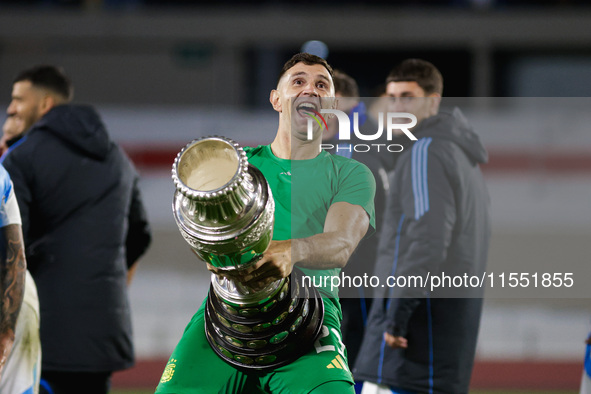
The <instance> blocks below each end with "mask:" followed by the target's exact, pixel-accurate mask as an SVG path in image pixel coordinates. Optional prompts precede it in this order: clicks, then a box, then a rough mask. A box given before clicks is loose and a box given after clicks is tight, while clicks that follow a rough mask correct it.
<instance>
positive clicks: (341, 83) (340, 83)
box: [332, 70, 359, 97]
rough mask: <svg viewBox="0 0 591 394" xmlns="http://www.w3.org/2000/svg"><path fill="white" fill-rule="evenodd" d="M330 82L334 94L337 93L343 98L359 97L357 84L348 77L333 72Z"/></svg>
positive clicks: (335, 71)
mask: <svg viewBox="0 0 591 394" xmlns="http://www.w3.org/2000/svg"><path fill="white" fill-rule="evenodd" d="M332 80H333V82H334V92H335V94H336V93H339V94H340V95H341V96H343V97H359V87H358V86H357V82H355V80H354V79H353V78H352V77H351V76H350V75H348V74H345V73H344V72H342V71H340V70H334V72H333V75H332Z"/></svg>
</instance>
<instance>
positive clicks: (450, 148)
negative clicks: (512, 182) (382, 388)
mask: <svg viewBox="0 0 591 394" xmlns="http://www.w3.org/2000/svg"><path fill="white" fill-rule="evenodd" d="M413 132H414V133H415V135H416V136H417V138H419V140H418V141H416V142H414V143H413V144H411V145H410V146H408V147H407V148H406V149H405V152H404V153H403V154H402V155H401V156H400V158H399V159H398V162H397V163H396V167H395V174H394V180H393V184H392V185H391V192H392V193H391V195H390V197H389V200H388V203H387V207H386V214H385V215H386V216H385V218H384V229H383V233H382V236H381V239H380V244H379V252H378V262H377V265H376V275H378V276H379V277H380V278H381V279H382V282H381V283H385V278H386V277H388V276H389V275H394V276H396V277H401V276H405V277H408V276H409V275H415V276H421V277H422V278H426V277H427V274H428V273H429V274H430V275H431V276H433V275H438V276H441V275H442V274H443V273H445V275H447V276H450V277H453V276H463V275H464V274H467V275H468V276H472V275H474V276H478V278H481V277H482V274H483V273H484V270H485V264H486V259H487V255H488V245H489V239H490V201H489V196H488V192H487V189H486V186H485V183H484V179H483V177H482V174H481V171H480V167H479V164H482V163H485V162H486V161H487V153H486V151H485V149H484V147H483V146H482V144H481V142H480V139H479V138H478V136H477V135H476V134H475V133H474V132H473V131H472V130H471V127H470V126H469V125H468V123H467V122H466V120H465V118H464V117H463V115H462V114H461V112H460V111H459V110H458V109H455V110H454V111H453V112H452V113H440V114H439V115H436V116H433V117H430V118H427V119H425V120H424V121H423V122H421V124H420V125H419V126H418V127H417V128H416V129H415V130H413ZM429 290H430V289H429V287H428V286H427V288H421V287H420V286H408V285H407V287H388V286H385V287H384V288H380V289H377V292H378V293H381V294H379V296H380V297H383V298H381V299H376V300H374V302H373V305H372V310H371V313H370V316H369V322H368V328H367V330H366V334H365V337H364V341H363V344H362V347H361V350H360V356H359V357H358V359H357V363H356V364H355V368H354V371H353V372H354V376H355V379H360V380H368V381H373V382H378V383H382V384H387V385H389V386H392V387H397V388H401V389H406V390H410V391H417V392H421V393H423V392H425V393H427V392H433V393H454V394H457V393H467V392H468V385H469V382H470V376H471V372H472V365H473V361H474V353H475V349H476V340H477V335H478V327H479V322H480V313H481V307H482V298H481V297H482V289H480V288H475V289H474V288H470V289H466V288H461V289H459V290H460V291H458V289H443V290H442V289H438V290H436V291H434V292H432V293H431V292H430V291H429ZM385 331H388V332H390V333H391V334H394V335H397V336H404V337H405V338H407V340H408V348H407V349H396V350H394V349H391V348H390V347H388V346H387V345H385V344H384V342H383V333H384V332H385Z"/></svg>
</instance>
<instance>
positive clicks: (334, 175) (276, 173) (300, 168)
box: [244, 145, 375, 299]
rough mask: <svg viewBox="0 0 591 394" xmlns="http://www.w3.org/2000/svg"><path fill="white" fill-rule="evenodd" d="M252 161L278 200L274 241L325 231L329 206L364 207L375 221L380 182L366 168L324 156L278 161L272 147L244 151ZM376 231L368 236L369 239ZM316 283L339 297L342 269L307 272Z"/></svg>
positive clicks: (247, 148)
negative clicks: (335, 279)
mask: <svg viewBox="0 0 591 394" xmlns="http://www.w3.org/2000/svg"><path fill="white" fill-rule="evenodd" d="M244 150H245V151H246V154H247V157H248V162H249V163H250V164H252V165H254V166H255V167H257V168H258V169H259V170H260V171H261V172H262V173H263V175H264V176H265V178H266V179H267V182H268V183H269V186H270V187H271V190H272V192H273V198H274V200H275V223H274V227H273V239H274V240H286V239H297V238H305V237H310V236H312V235H315V234H320V233H322V232H323V231H324V222H325V221H326V215H327V213H328V209H329V208H330V206H331V205H332V204H334V203H336V202H348V203H350V204H354V205H359V206H361V207H362V208H363V209H365V211H366V212H367V214H368V215H369V218H370V224H371V227H372V228H373V227H374V226H375V224H374V223H375V222H374V203H373V200H374V194H375V179H374V178H373V175H372V173H371V171H370V170H369V169H368V168H367V167H366V166H365V165H363V164H361V163H359V162H357V161H355V160H352V159H348V158H345V157H341V156H336V155H331V154H329V153H327V152H325V151H321V152H320V154H319V155H318V156H316V157H315V158H314V159H309V160H285V159H280V158H278V157H276V156H275V155H274V154H273V152H272V151H271V146H270V145H261V146H258V147H256V148H249V147H246V148H244ZM370 232H371V230H370V231H368V234H369V233H370ZM302 271H303V272H304V274H305V275H307V276H310V277H311V278H312V281H311V282H312V283H316V284H322V285H321V286H320V290H321V291H323V292H324V294H325V295H326V296H328V297H330V298H335V299H336V298H338V289H337V288H334V289H331V286H330V280H329V278H330V277H331V276H333V275H339V273H340V269H339V268H333V269H327V270H315V269H306V268H302Z"/></svg>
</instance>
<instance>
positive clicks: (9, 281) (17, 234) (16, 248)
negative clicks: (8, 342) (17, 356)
mask: <svg viewBox="0 0 591 394" xmlns="http://www.w3.org/2000/svg"><path fill="white" fill-rule="evenodd" d="M2 233H3V234H2V235H3V236H4V240H5V242H6V244H5V245H6V247H5V250H4V252H5V253H4V254H5V256H1V257H2V259H1V260H0V297H1V298H0V335H1V336H6V335H8V336H9V337H11V336H14V328H15V326H16V319H17V317H18V313H19V311H20V308H21V304H22V302H23V295H24V292H25V274H26V269H27V264H26V261H25V251H24V247H23V237H22V233H21V226H20V225H17V224H11V225H8V226H5V227H2Z"/></svg>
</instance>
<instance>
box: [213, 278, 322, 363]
mask: <svg viewBox="0 0 591 394" xmlns="http://www.w3.org/2000/svg"><path fill="white" fill-rule="evenodd" d="M300 276H301V274H300V272H299V270H297V269H294V271H293V273H292V275H291V276H290V277H289V278H286V280H285V281H284V282H285V283H284V285H283V288H282V289H281V291H279V292H277V294H276V295H275V296H274V297H273V298H272V299H270V300H269V301H267V302H265V303H264V304H254V305H253V304H246V305H239V306H235V305H230V304H228V303H226V302H224V300H223V299H221V298H220V297H219V296H218V295H217V294H216V292H215V291H214V287H213V286H211V287H210V290H209V296H208V301H207V305H206V309H205V332H206V335H207V340H208V342H209V345H210V346H211V348H212V349H213V350H214V351H215V352H216V354H217V355H218V356H219V357H220V358H221V359H222V360H224V361H225V362H227V363H228V364H230V365H232V366H234V367H235V368H238V369H242V370H247V371H252V370H257V371H265V370H270V369H274V368H278V367H281V366H283V365H287V364H289V363H291V362H293V361H294V360H296V359H297V358H299V357H300V356H302V355H304V354H305V353H306V352H308V351H309V350H310V349H311V347H312V345H313V343H314V341H315V340H316V338H317V337H318V335H319V334H320V331H321V329H322V322H323V318H324V304H323V303H322V296H321V295H320V293H319V292H318V290H317V289H316V288H315V287H304V286H302V285H301V284H300V283H301V280H300Z"/></svg>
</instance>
